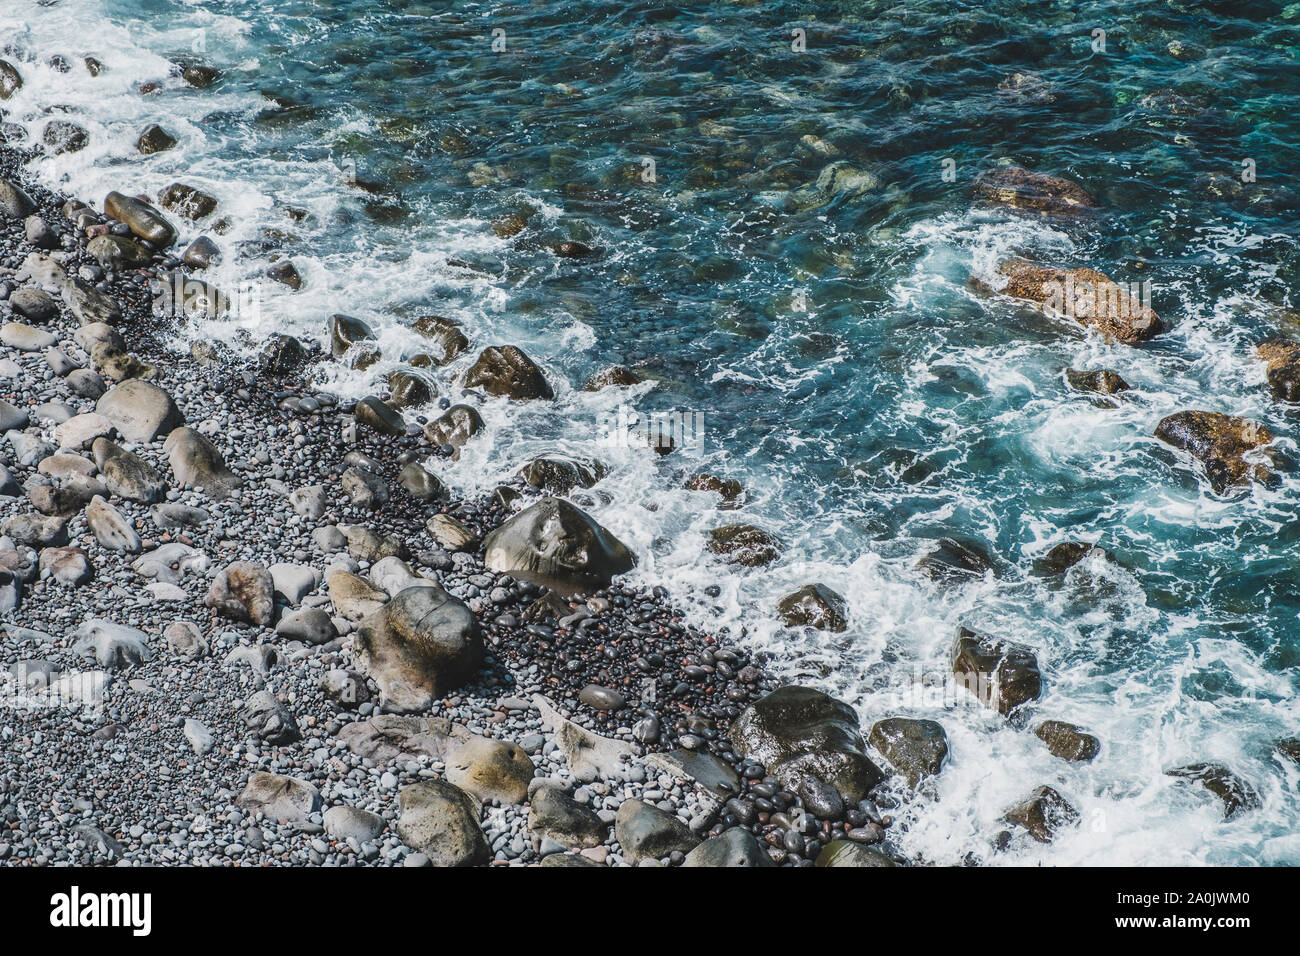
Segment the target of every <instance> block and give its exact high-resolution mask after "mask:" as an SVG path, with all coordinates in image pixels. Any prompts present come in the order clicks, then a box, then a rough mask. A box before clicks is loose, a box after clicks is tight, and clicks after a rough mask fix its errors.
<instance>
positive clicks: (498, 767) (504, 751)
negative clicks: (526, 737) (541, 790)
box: [445, 735, 536, 806]
mask: <svg viewBox="0 0 1300 956" xmlns="http://www.w3.org/2000/svg"><path fill="white" fill-rule="evenodd" d="M445 763H446V766H447V770H446V773H445V776H446V779H447V781H448V782H449V783H453V784H455V785H456V786H458V787H460V788H461V789H462V790H464V791H465V792H466V793H468V794H470V795H471V796H474V797H477V798H478V799H479V800H481V801H483V802H484V803H491V802H492V801H496V802H497V803H498V804H500V805H501V806H512V805H516V804H521V803H523V802H524V801H525V800H527V799H528V782H529V781H530V780H532V779H533V774H534V773H535V772H536V768H535V767H534V766H533V761H532V760H531V759H530V758H529V756H528V754H526V753H524V751H523V750H522V749H521V748H520V747H519V745H518V744H514V743H511V742H509V741H506V740H494V739H492V738H491V737H480V736H478V735H473V736H469V737H463V738H457V739H455V740H453V741H452V742H451V743H450V745H449V746H448V748H447V756H446V758H445Z"/></svg>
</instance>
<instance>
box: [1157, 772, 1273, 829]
mask: <svg viewBox="0 0 1300 956" xmlns="http://www.w3.org/2000/svg"><path fill="white" fill-rule="evenodd" d="M1165 775H1166V776H1170V777H1180V778H1182V779H1185V780H1193V781H1195V782H1197V783H1199V784H1200V785H1201V786H1203V787H1204V788H1205V789H1206V790H1208V791H1210V793H1212V794H1214V795H1215V796H1216V797H1218V798H1219V800H1220V801H1222V803H1223V818H1224V819H1225V820H1230V819H1232V818H1233V817H1235V816H1236V815H1237V814H1238V813H1241V812H1242V811H1245V810H1256V809H1258V808H1259V807H1260V806H1262V803H1261V801H1260V799H1259V793H1258V792H1257V791H1256V790H1255V788H1254V787H1252V786H1251V785H1250V784H1249V783H1247V782H1246V781H1245V780H1243V779H1242V778H1241V777H1239V776H1237V775H1236V774H1235V773H1233V772H1232V771H1231V770H1229V769H1228V768H1227V767H1225V766H1224V765H1223V764H1218V763H1194V764H1188V765H1187V766H1185V767H1175V768H1173V769H1172V770H1166V771H1165Z"/></svg>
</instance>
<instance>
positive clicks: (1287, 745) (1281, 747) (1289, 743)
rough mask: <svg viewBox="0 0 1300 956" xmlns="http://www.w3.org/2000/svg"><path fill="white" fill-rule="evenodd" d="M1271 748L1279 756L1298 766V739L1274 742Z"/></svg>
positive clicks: (1299, 742)
mask: <svg viewBox="0 0 1300 956" xmlns="http://www.w3.org/2000/svg"><path fill="white" fill-rule="evenodd" d="M1273 747H1274V749H1275V750H1277V752H1278V753H1279V754H1280V755H1281V756H1283V757H1285V758H1286V759H1288V760H1290V761H1293V762H1294V763H1298V764H1300V737H1290V738H1288V739H1286V740H1278V741H1275V742H1274V744H1273Z"/></svg>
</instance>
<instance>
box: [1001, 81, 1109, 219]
mask: <svg viewBox="0 0 1300 956" xmlns="http://www.w3.org/2000/svg"><path fill="white" fill-rule="evenodd" d="M998 95H999V96H1001V97H1002V98H1003V99H1005V100H1008V101H1009V102H1012V103H1021V104H1028V105H1036V106H1045V105H1047V104H1048V103H1055V102H1056V94H1055V93H1054V92H1053V91H1052V84H1051V83H1049V82H1048V81H1047V80H1045V79H1043V78H1042V77H1041V76H1039V75H1038V74H1037V73H1012V74H1011V75H1010V76H1008V77H1006V78H1005V79H1003V80H1002V82H1001V83H999V84H998ZM1004 168H1006V167H1000V168H999V169H1004ZM1011 168H1012V169H1017V170H1020V167H1018V166H1017V167H1011ZM995 172H996V170H995ZM1020 172H1025V173H1028V172H1029V171H1028V170H1020ZM1029 175H1030V176H1031V177H1033V176H1037V175H1040V174H1037V173H1029ZM1046 178H1048V179H1054V178H1055V177H1051V176H1048V177H1046ZM1059 181H1060V182H1063V183H1066V185H1068V186H1072V187H1074V188H1076V189H1077V188H1078V187H1077V186H1074V183H1071V182H1068V181H1066V180H1059ZM1089 198H1090V199H1091V197H1089ZM1012 205H1014V203H1012Z"/></svg>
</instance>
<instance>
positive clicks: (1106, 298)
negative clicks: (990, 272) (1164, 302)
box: [998, 259, 1164, 345]
mask: <svg viewBox="0 0 1300 956" xmlns="http://www.w3.org/2000/svg"><path fill="white" fill-rule="evenodd" d="M998 274H999V275H1002V276H1006V278H1007V284H1006V286H1005V287H1004V288H1003V289H1002V292H1003V294H1005V295H1009V296H1013V297H1014V298H1017V299H1025V300H1027V301H1029V302H1033V303H1035V304H1036V305H1039V306H1041V307H1042V308H1043V311H1044V312H1046V313H1047V314H1049V315H1065V316H1068V317H1070V318H1072V319H1073V320H1074V321H1076V322H1078V323H1079V324H1080V325H1083V326H1086V327H1087V328H1093V329H1096V330H1097V331H1099V332H1100V333H1101V334H1102V335H1104V336H1105V337H1106V338H1107V339H1108V340H1110V341H1113V342H1119V343H1121V344H1122V345H1140V344H1141V343H1143V342H1146V341H1148V340H1149V339H1152V338H1154V337H1155V336H1157V335H1159V334H1160V333H1161V332H1163V331H1164V325H1163V323H1162V322H1161V321H1160V317H1159V316H1157V315H1156V314H1155V312H1154V311H1152V310H1150V309H1146V308H1144V307H1143V305H1142V302H1141V301H1140V299H1139V298H1137V297H1136V296H1133V295H1130V293H1129V290H1128V289H1127V288H1126V287H1125V286H1122V285H1120V284H1119V283H1117V282H1115V281H1114V280H1112V279H1111V278H1110V277H1109V276H1107V275H1105V274H1103V273H1101V272H1098V271H1097V270H1095V269H1056V268H1053V267H1051V266H1044V265H1040V264H1038V263H1036V262H1029V261H1028V260H1026V259H1007V260H1006V261H1004V262H1002V263H1000V264H999V265H998Z"/></svg>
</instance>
